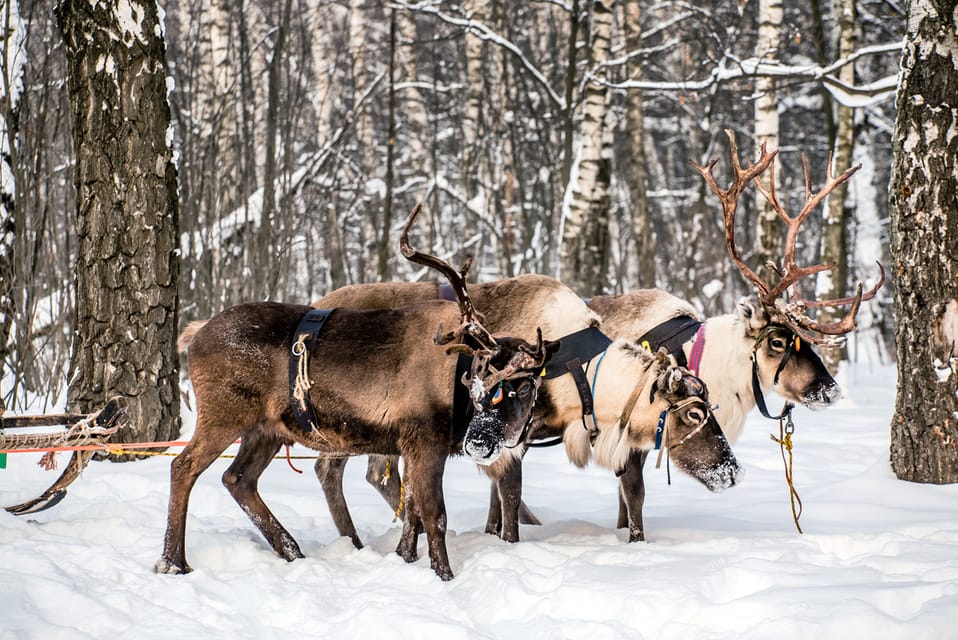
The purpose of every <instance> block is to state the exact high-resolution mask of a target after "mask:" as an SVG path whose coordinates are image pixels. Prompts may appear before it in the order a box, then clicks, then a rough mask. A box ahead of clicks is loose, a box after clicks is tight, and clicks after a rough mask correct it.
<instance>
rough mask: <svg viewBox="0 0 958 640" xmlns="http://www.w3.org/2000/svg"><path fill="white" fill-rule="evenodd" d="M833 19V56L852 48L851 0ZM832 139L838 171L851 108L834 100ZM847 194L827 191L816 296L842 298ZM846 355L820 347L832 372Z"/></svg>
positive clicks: (821, 317)
mask: <svg viewBox="0 0 958 640" xmlns="http://www.w3.org/2000/svg"><path fill="white" fill-rule="evenodd" d="M834 13H835V18H836V20H835V23H836V24H837V25H838V51H837V57H838V58H844V57H846V56H848V55H851V53H852V52H854V51H855V0H840V1H838V2H836V4H835V11H834ZM838 78H839V80H841V81H842V82H844V83H845V84H847V85H849V86H851V85H853V84H854V83H855V65H854V63H849V64H846V65H845V66H844V67H842V68H841V69H840V70H839V72H838ZM834 104H835V142H834V149H833V155H832V163H833V165H834V171H835V172H836V173H841V172H842V171H844V170H845V169H847V168H848V167H849V166H850V165H851V163H852V150H853V148H854V141H855V110H854V109H853V108H852V107H846V106H844V105H842V104H841V103H840V102H835V103H834ZM848 196H849V191H848V183H847V182H843V183H842V184H840V185H838V187H837V188H836V189H834V190H833V191H832V192H831V193H830V194H829V195H828V200H827V202H826V204H825V219H824V228H823V230H822V258H823V260H834V261H835V268H834V269H832V270H831V271H825V272H822V273H820V274H819V275H818V282H817V285H816V290H817V295H816V297H817V298H818V299H820V300H825V299H835V298H843V297H845V296H846V295H847V293H846V285H847V282H848V257H849V251H848V222H847V217H846V215H845V212H846V210H847V207H846V206H845V204H846V199H847V198H848ZM842 315H844V314H843V310H842V309H834V308H827V307H826V308H823V309H821V310H820V311H819V313H818V318H817V319H818V321H819V322H834V321H836V320H840V319H841V316H842ZM847 358H848V351H847V349H846V348H845V347H844V346H843V347H840V348H834V349H823V350H822V360H823V361H824V362H825V366H827V367H828V370H829V371H831V372H832V373H833V374H834V373H836V372H837V371H838V363H839V362H841V361H842V360H845V359H847Z"/></svg>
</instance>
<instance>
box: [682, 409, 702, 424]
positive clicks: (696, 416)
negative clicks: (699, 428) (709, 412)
mask: <svg viewBox="0 0 958 640" xmlns="http://www.w3.org/2000/svg"><path fill="white" fill-rule="evenodd" d="M686 417H688V419H689V422H691V423H692V424H701V423H702V421H703V420H705V414H704V413H703V412H701V411H699V410H698V409H689V412H688V413H687V414H686Z"/></svg>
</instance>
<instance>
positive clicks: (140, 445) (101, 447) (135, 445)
mask: <svg viewBox="0 0 958 640" xmlns="http://www.w3.org/2000/svg"><path fill="white" fill-rule="evenodd" d="M239 443H240V441H239V440H236V441H235V442H234V443H233V444H239ZM188 444H189V440H166V441H164V442H129V443H123V442H109V443H103V444H80V445H76V446H72V447H38V448H34V449H4V450H0V453H45V452H47V451H110V450H111V449H115V448H119V447H123V448H124V449H153V448H160V447H185V446H186V445H188Z"/></svg>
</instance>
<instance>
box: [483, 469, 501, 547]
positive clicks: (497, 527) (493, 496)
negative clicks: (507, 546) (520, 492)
mask: <svg viewBox="0 0 958 640" xmlns="http://www.w3.org/2000/svg"><path fill="white" fill-rule="evenodd" d="M501 531H502V500H500V499H499V481H498V480H497V479H496V478H492V479H491V482H490V486H489V515H488V516H486V533H491V534H492V535H494V536H497V535H499V533H500V532H501Z"/></svg>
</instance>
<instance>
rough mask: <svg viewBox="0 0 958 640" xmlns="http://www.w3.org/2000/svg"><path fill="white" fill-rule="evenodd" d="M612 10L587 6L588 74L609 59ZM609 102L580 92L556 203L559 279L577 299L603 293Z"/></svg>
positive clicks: (609, 2)
mask: <svg viewBox="0 0 958 640" xmlns="http://www.w3.org/2000/svg"><path fill="white" fill-rule="evenodd" d="M614 5H615V2H614V0H597V1H596V2H595V3H594V4H593V6H592V37H591V53H592V55H591V66H592V67H593V68H598V66H599V65H601V64H602V63H604V62H606V61H607V60H608V59H609V57H610V52H611V44H610V43H611V38H612V22H613V21H612V17H613V15H614V13H613V12H614ZM610 98H611V94H610V91H609V89H608V88H607V87H605V86H604V85H601V84H598V83H596V82H590V83H589V84H588V85H587V86H586V89H585V99H584V101H583V105H582V124H581V125H580V128H579V142H578V149H577V151H576V157H575V161H574V163H573V165H572V173H571V175H570V177H569V183H568V185H567V186H566V193H565V197H564V198H563V203H562V224H561V228H562V233H561V241H562V249H561V251H560V260H561V263H562V267H561V268H562V270H561V276H560V279H561V280H563V281H564V282H566V283H568V284H569V285H570V286H571V287H572V288H573V289H575V290H576V291H578V292H579V293H581V294H583V295H598V294H601V293H604V292H606V290H607V287H608V278H607V274H606V269H607V266H608V247H609V206H610V195H609V185H610V181H611V173H612V129H611V126H610V124H609V118H610V116H611V114H610V109H609V106H610Z"/></svg>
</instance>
